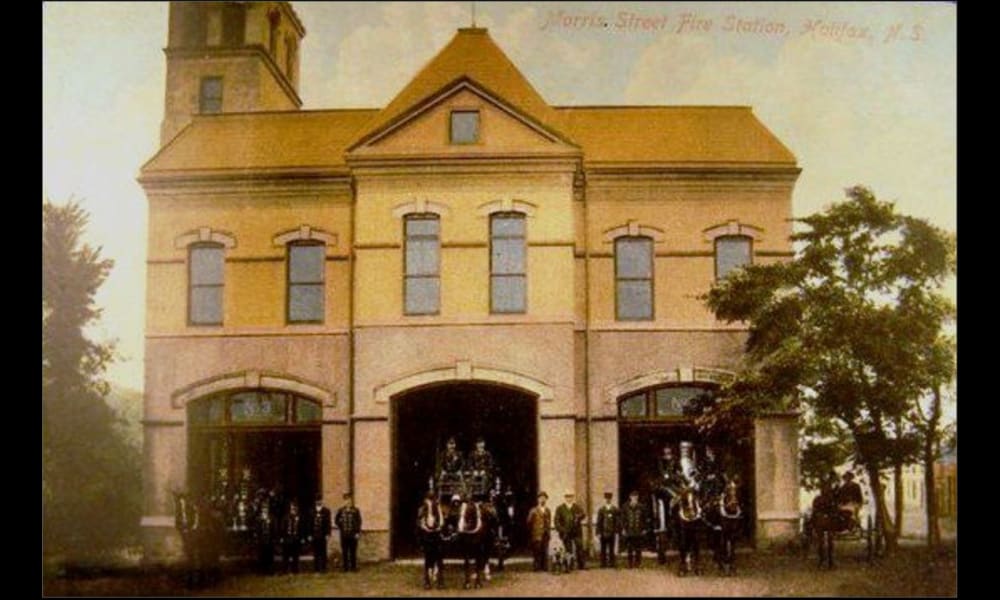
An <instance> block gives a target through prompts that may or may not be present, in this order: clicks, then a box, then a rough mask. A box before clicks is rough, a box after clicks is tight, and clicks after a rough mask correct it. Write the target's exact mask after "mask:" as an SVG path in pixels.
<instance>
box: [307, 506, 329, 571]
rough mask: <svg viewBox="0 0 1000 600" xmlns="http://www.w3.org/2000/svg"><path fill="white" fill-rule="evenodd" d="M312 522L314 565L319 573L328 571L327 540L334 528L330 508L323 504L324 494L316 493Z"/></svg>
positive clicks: (311, 534) (311, 535)
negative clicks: (331, 522)
mask: <svg viewBox="0 0 1000 600" xmlns="http://www.w3.org/2000/svg"><path fill="white" fill-rule="evenodd" d="M309 522H310V525H311V527H310V532H309V534H310V535H309V537H310V539H311V540H312V550H313V567H314V569H315V570H316V572H317V573H326V563H327V550H326V541H327V538H328V537H329V536H330V531H331V529H332V527H331V524H330V509H329V508H327V507H325V506H323V495H322V494H316V503H315V504H314V505H313V510H312V518H311V519H310V520H309Z"/></svg>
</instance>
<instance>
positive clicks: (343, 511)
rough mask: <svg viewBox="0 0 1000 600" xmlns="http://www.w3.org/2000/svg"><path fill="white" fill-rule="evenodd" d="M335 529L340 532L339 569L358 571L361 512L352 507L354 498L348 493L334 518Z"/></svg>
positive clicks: (345, 494)
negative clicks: (340, 558) (340, 557)
mask: <svg viewBox="0 0 1000 600" xmlns="http://www.w3.org/2000/svg"><path fill="white" fill-rule="evenodd" d="M333 520H334V522H335V523H336V525H337V529H339V530H340V554H341V556H342V560H341V569H342V570H343V571H344V572H345V573H346V572H347V571H357V570H358V539H359V538H360V537H361V511H360V510H358V509H357V507H355V506H354V498H353V497H351V493H350V492H345V493H344V505H343V506H341V507H340V509H339V510H338V511H337V516H336V517H334V519H333Z"/></svg>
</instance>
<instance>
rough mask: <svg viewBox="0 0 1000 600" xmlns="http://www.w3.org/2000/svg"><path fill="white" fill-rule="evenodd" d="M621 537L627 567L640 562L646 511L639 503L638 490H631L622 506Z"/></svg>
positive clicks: (645, 529)
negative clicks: (626, 555)
mask: <svg viewBox="0 0 1000 600" xmlns="http://www.w3.org/2000/svg"><path fill="white" fill-rule="evenodd" d="M621 511H622V538H624V540H625V547H626V548H627V550H628V568H630V569H633V568H636V567H638V566H640V564H641V563H642V540H643V538H644V537H645V536H646V531H647V527H646V511H645V510H644V509H643V506H642V504H640V503H639V492H637V491H635V490H632V492H631V493H630V494H629V495H628V502H626V503H625V506H623V507H622V509H621Z"/></svg>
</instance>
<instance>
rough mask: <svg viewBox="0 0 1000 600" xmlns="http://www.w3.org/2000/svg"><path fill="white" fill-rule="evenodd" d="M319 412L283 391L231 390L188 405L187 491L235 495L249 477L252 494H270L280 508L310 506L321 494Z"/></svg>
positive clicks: (310, 402)
mask: <svg viewBox="0 0 1000 600" xmlns="http://www.w3.org/2000/svg"><path fill="white" fill-rule="evenodd" d="M321 417H322V410H321V407H320V405H319V403H318V402H316V401H314V400H312V399H310V398H307V397H305V396H301V395H299V394H293V393H290V392H285V391H281V390H270V389H240V390H230V391H225V392H221V393H217V394H212V395H209V396H204V397H202V398H198V399H195V400H193V401H191V402H189V403H188V426H189V435H188V488H189V491H190V492H192V493H194V494H196V495H200V494H211V493H213V491H214V490H217V489H219V488H220V485H221V483H222V481H226V482H227V483H228V487H229V490H230V492H229V493H230V494H235V492H236V490H237V488H238V486H239V484H240V481H241V478H243V477H244V474H245V473H246V474H248V475H249V478H250V490H249V493H250V494H255V493H257V491H258V490H261V489H264V490H268V491H270V490H273V491H274V492H275V493H276V494H277V496H278V498H279V499H280V500H281V501H282V502H287V501H289V500H291V499H295V500H297V501H298V503H299V505H300V506H309V505H311V504H312V502H313V498H315V495H316V494H317V493H319V492H320V491H321V482H322V476H321V464H322V462H321V459H320V457H321V454H320V451H321V439H322V438H321V434H320V422H321Z"/></svg>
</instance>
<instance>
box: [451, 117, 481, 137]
mask: <svg viewBox="0 0 1000 600" xmlns="http://www.w3.org/2000/svg"><path fill="white" fill-rule="evenodd" d="M477 139H479V113H478V112H474V111H465V112H458V111H456V112H453V113H451V141H452V143H453V144H468V143H471V142H475V141H476V140H477Z"/></svg>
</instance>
